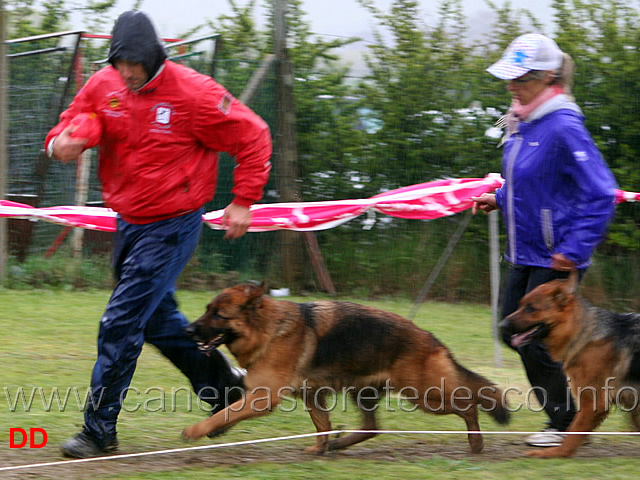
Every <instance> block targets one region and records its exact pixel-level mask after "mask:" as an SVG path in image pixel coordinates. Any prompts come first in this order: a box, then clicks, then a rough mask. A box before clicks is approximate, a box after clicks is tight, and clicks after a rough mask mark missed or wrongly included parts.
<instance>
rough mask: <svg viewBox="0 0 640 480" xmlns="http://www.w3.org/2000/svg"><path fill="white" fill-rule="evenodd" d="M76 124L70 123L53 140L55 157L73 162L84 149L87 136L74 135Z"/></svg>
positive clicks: (62, 160)
mask: <svg viewBox="0 0 640 480" xmlns="http://www.w3.org/2000/svg"><path fill="white" fill-rule="evenodd" d="M76 128H77V127H76V126H75V125H69V126H68V127H67V128H65V129H64V130H63V131H62V133H60V135H58V136H57V137H56V139H55V141H54V142H53V157H54V158H55V159H56V160H60V161H61V162H65V163H67V162H72V161H73V160H75V159H76V158H78V157H79V156H80V154H81V153H82V152H83V151H84V146H85V145H86V143H87V141H88V139H87V138H79V137H72V136H71V133H72V132H73V131H74V130H75V129H76Z"/></svg>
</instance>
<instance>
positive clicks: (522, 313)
mask: <svg viewBox="0 0 640 480" xmlns="http://www.w3.org/2000/svg"><path fill="white" fill-rule="evenodd" d="M577 287H578V274H577V272H573V273H571V275H570V276H569V278H568V279H562V280H553V281H551V282H548V283H544V284H542V285H540V286H538V287H536V288H535V289H533V290H532V291H531V292H529V293H528V294H526V295H525V296H524V297H523V298H522V300H520V308H518V310H516V311H515V312H513V313H512V314H511V315H509V316H508V317H506V318H505V319H504V320H502V322H500V328H501V330H502V331H503V333H504V334H506V336H510V338H511V345H512V346H514V347H519V346H521V345H526V344H527V343H530V342H531V341H532V340H541V341H543V342H545V343H546V344H547V345H548V346H549V345H554V346H559V347H562V345H558V344H559V343H564V342H565V341H566V339H567V338H569V337H570V336H571V332H568V331H567V330H569V329H570V326H569V323H570V320H571V319H572V318H573V307H574V304H575V302H576V301H577V299H576V290H577ZM567 334H568V335H569V337H567Z"/></svg>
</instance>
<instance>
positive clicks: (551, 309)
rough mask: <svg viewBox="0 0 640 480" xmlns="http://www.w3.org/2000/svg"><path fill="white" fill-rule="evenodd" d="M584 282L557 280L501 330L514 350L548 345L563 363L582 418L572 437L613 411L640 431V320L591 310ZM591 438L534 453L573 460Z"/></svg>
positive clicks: (528, 299) (569, 439)
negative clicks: (581, 291)
mask: <svg viewBox="0 0 640 480" xmlns="http://www.w3.org/2000/svg"><path fill="white" fill-rule="evenodd" d="M577 286H578V276H577V274H576V273H572V274H571V276H570V277H569V278H568V279H566V280H554V281H552V282H549V283H545V284H543V285H540V286H539V287H537V288H535V289H534V290H532V291H531V292H529V293H528V294H527V295H526V296H524V297H523V298H522V300H521V301H520V308H519V309H518V310H517V311H515V312H514V313H512V314H511V315H509V316H508V317H507V318H505V319H504V320H503V321H502V323H501V328H503V329H505V331H506V332H507V333H508V334H511V335H512V336H511V343H512V345H514V346H519V345H524V344H525V343H527V342H530V341H531V340H533V339H537V340H540V341H542V342H543V343H544V344H545V345H546V346H547V349H548V351H549V354H550V355H551V358H553V359H554V360H555V361H559V362H563V366H564V371H565V373H566V375H567V377H568V378H569V385H570V386H571V393H572V395H573V398H574V400H575V401H576V408H577V410H578V412H577V413H576V416H575V417H574V419H573V421H572V422H571V425H569V429H568V430H567V431H568V432H591V431H593V430H594V429H596V428H597V427H598V425H600V423H602V421H603V420H604V419H605V418H606V416H607V414H608V413H609V409H610V407H611V405H613V404H617V405H618V406H619V407H620V408H621V409H624V410H625V411H629V412H630V413H631V419H632V422H633V426H634V427H635V429H636V430H638V431H640V422H639V421H638V402H639V399H638V392H639V389H640V315H638V314H635V313H627V314H618V313H613V312H610V311H608V310H605V309H603V308H597V307H594V306H591V305H589V304H588V303H587V302H586V301H585V300H584V299H582V298H580V297H578V296H577V295H576V289H577ZM586 437H587V435H586V434H585V435H579V434H573V435H571V434H569V435H566V436H565V439H564V441H563V442H562V445H560V446H559V447H551V448H545V449H541V450H531V451H529V452H527V455H529V456H533V457H568V456H571V455H572V454H573V453H574V452H575V451H576V449H577V448H578V447H579V446H580V445H582V443H583V442H584V441H585V440H586Z"/></svg>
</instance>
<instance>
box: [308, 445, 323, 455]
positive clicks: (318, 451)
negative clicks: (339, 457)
mask: <svg viewBox="0 0 640 480" xmlns="http://www.w3.org/2000/svg"><path fill="white" fill-rule="evenodd" d="M325 450H326V448H325V447H323V446H320V445H314V446H313V447H307V448H305V449H304V453H307V454H309V455H324V452H325Z"/></svg>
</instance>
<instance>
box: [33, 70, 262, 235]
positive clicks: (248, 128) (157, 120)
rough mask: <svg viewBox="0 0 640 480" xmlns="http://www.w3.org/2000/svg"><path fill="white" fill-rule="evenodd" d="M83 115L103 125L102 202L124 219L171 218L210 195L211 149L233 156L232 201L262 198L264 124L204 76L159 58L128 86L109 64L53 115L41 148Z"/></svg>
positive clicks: (214, 167)
mask: <svg viewBox="0 0 640 480" xmlns="http://www.w3.org/2000/svg"><path fill="white" fill-rule="evenodd" d="M83 112H84V113H91V112H93V113H95V114H97V119H98V120H99V121H100V123H101V127H102V129H103V134H102V137H101V139H100V141H99V152H100V165H99V172H98V173H99V177H100V180H101V182H102V186H103V192H102V193H103V198H104V201H105V202H106V205H107V206H108V207H110V208H112V209H113V210H115V211H116V212H118V213H119V214H120V215H121V216H122V218H123V219H125V220H126V221H128V222H129V223H139V224H141V223H150V222H153V221H156V220H162V219H166V218H171V217H174V216H177V215H181V214H183V213H187V212H190V211H193V210H195V209H197V208H200V207H201V206H202V205H204V204H205V203H206V202H208V201H209V200H211V199H212V198H213V195H214V192H215V185H216V181H217V174H218V153H217V152H228V153H229V154H231V155H232V156H234V157H235V159H236V163H237V166H236V168H235V170H234V174H233V177H234V187H233V189H232V193H233V194H234V200H233V203H235V204H237V205H241V206H246V207H249V206H250V205H251V204H253V203H254V202H256V201H258V200H260V198H262V192H263V187H264V185H265V184H266V182H267V179H268V175H269V170H270V168H271V163H270V158H271V151H272V145H271V136H270V133H269V128H268V126H267V124H266V123H265V122H264V121H263V120H262V119H261V118H260V117H258V116H257V115H256V114H255V113H253V112H252V111H251V110H250V109H249V108H248V107H246V106H245V105H243V104H242V103H240V102H239V101H238V100H236V99H235V98H234V97H233V96H232V95H231V94H230V93H229V92H228V91H227V90H226V89H225V88H224V87H222V86H221V85H220V84H218V83H217V82H215V81H214V80H213V79H212V78H210V77H208V76H206V75H202V74H199V73H197V72H196V71H194V70H191V69H189V68H187V67H184V66H182V65H179V64H177V63H174V62H172V61H169V60H164V61H163V62H162V64H161V65H160V67H159V69H158V71H157V73H156V74H155V76H154V77H153V78H152V79H151V80H150V81H149V82H148V83H147V84H145V85H144V86H143V87H142V88H140V89H139V90H136V91H131V90H129V89H128V88H127V87H126V86H125V84H124V82H123V81H122V79H121V78H120V74H119V73H118V71H117V70H116V69H115V68H114V67H113V66H108V67H105V68H103V69H101V70H100V71H98V72H97V73H95V74H94V75H93V76H92V77H91V78H90V79H89V80H88V82H87V83H86V85H85V86H84V87H83V88H82V89H81V90H80V92H78V94H77V95H76V96H75V98H74V100H73V102H72V103H71V105H70V106H69V108H68V109H67V110H66V111H64V112H63V113H62V114H61V115H60V123H59V124H58V125H57V126H56V127H54V128H53V129H52V130H51V131H50V132H49V134H48V135H47V138H46V140H45V146H47V145H49V142H50V141H51V140H52V139H53V138H54V137H55V136H56V135H58V134H59V133H60V132H61V131H62V130H63V129H64V128H65V127H66V126H67V125H69V123H70V122H71V120H72V119H73V118H74V117H75V116H76V115H77V114H79V113H83ZM94 146H95V145H92V144H87V145H86V147H87V148H90V147H94Z"/></svg>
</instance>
